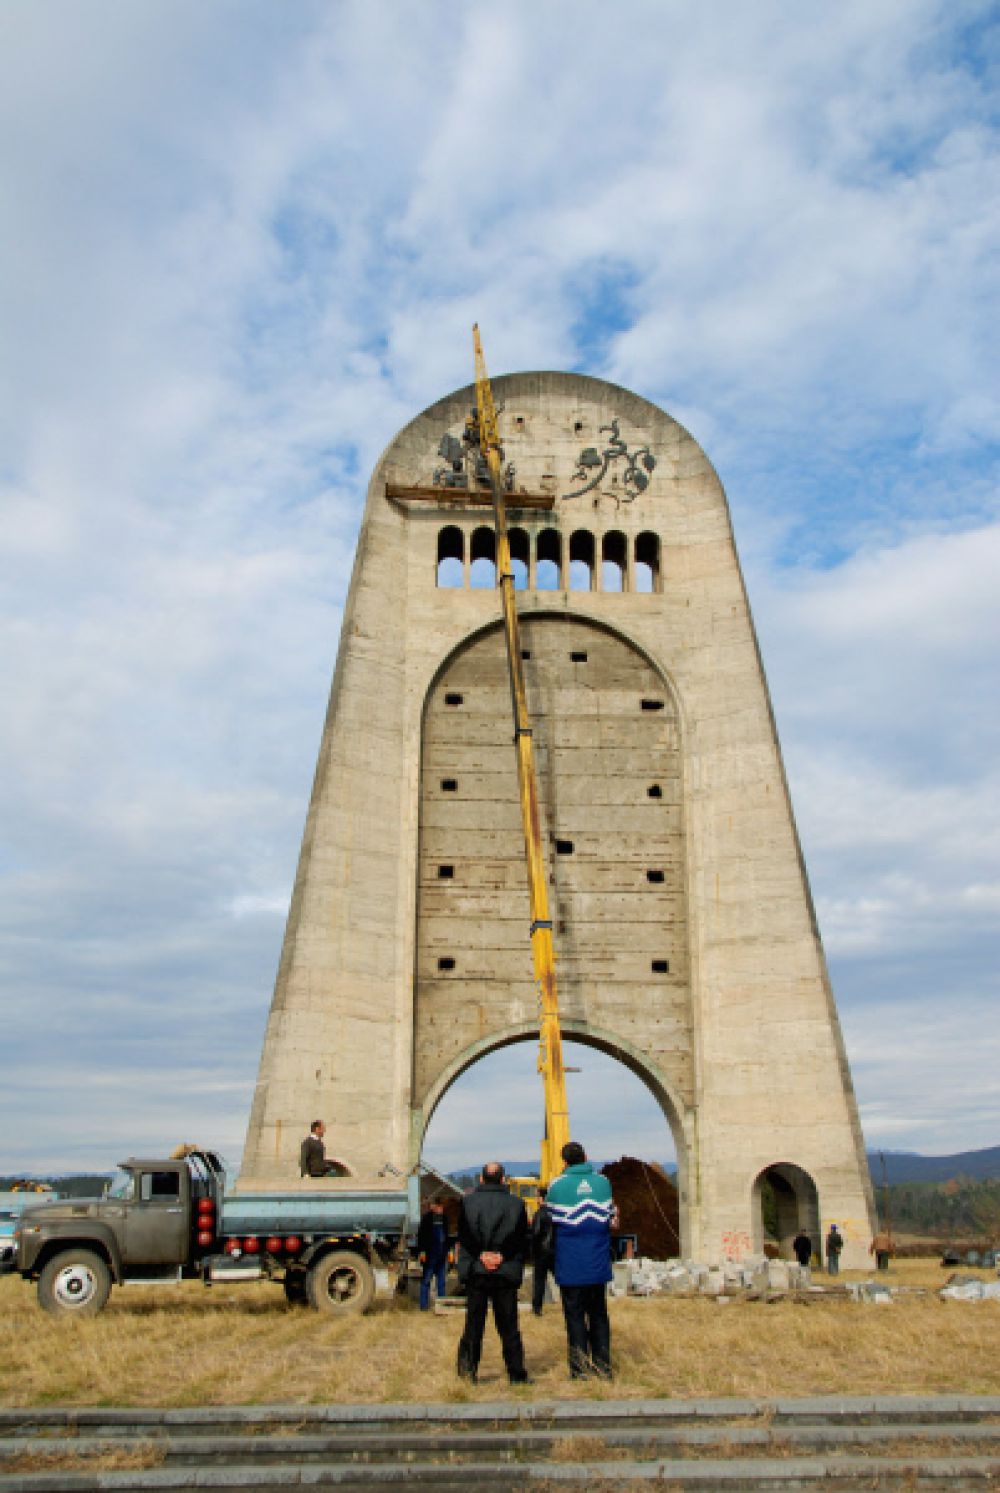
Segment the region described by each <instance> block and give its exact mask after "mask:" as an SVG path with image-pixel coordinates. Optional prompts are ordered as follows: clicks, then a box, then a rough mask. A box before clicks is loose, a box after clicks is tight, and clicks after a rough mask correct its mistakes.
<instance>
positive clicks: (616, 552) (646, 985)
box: [243, 373, 871, 1267]
mask: <svg viewBox="0 0 1000 1493" xmlns="http://www.w3.org/2000/svg"><path fill="white" fill-rule="evenodd" d="M495 392H496V396H497V400H498V404H500V405H502V409H503V412H502V415H501V427H502V433H503V437H504V441H505V447H506V457H507V459H508V460H509V461H512V462H513V463H514V465H515V468H516V478H515V485H516V486H517V487H520V488H522V489H523V490H526V491H528V492H539V491H541V492H553V493H555V494H556V495H557V498H556V503H555V507H554V509H553V510H552V511H551V512H539V511H528V510H523V511H522V512H520V513H518V512H517V511H516V510H515V511H513V512H512V514H511V519H510V522H511V525H512V527H513V528H515V529H519V530H521V531H522V533H523V534H524V535H525V536H526V538H525V539H524V540H523V541H520V540H519V541H518V542H519V543H522V544H523V546H524V549H525V550H526V551H527V552H528V554H529V557H530V558H529V566H530V571H529V576H528V580H529V585H528V588H527V589H526V590H522V591H521V592H520V595H519V602H520V607H521V612H522V616H523V619H524V647H525V650H526V651H527V652H529V653H530V655H531V656H530V658H528V659H526V660H525V670H526V674H527V682H528V689H529V694H530V703H531V708H532V711H533V714H534V719H535V723H536V730H537V738H536V740H537V744H538V748H539V751H538V756H539V776H540V789H541V797H542V806H543V814H544V829H545V832H546V835H547V842H546V843H547V850H548V851H549V852H551V853H550V856H549V864H550V869H551V872H552V876H553V904H554V908H553V915H554V917H555V919H556V920H557V929H556V946H557V952H558V955H559V964H558V975H559V986H560V1000H561V1005H562V1009H563V1011H564V1014H565V1026H566V1033H567V1035H568V1036H571V1037H577V1038H580V1039H581V1040H584V1041H588V1042H591V1043H593V1044H594V1045H597V1046H600V1047H602V1048H604V1049H605V1050H607V1051H609V1052H612V1053H613V1054H615V1055H616V1056H617V1057H619V1058H621V1059H622V1060H623V1061H625V1062H626V1063H628V1064H629V1065H630V1066H631V1067H632V1068H633V1069H634V1070H635V1071H636V1072H637V1073H639V1074H640V1076H641V1077H642V1078H643V1079H644V1080H645V1081H646V1082H647V1083H648V1084H649V1086H650V1088H651V1089H652V1091H653V1092H654V1094H655V1095H656V1096H657V1098H658V1099H659V1100H660V1102H661V1104H662V1105H663V1107H664V1112H665V1114H666V1116H667V1118H668V1121H669V1123H670V1125H671V1127H672V1130H673V1133H674V1136H675V1139H676V1143H677V1149H678V1162H679V1167H680V1179H679V1180H680V1187H681V1218H682V1236H683V1251H684V1253H685V1254H688V1255H693V1256H697V1257H698V1258H703V1259H722V1258H725V1257H730V1258H738V1257H740V1256H741V1255H742V1254H744V1253H749V1252H751V1251H752V1250H753V1249H754V1247H755V1245H759V1243H760V1224H759V1203H758V1202H756V1201H755V1198H756V1195H757V1194H756V1192H755V1188H754V1183H755V1180H756V1179H757V1178H758V1177H759V1176H760V1174H761V1172H762V1171H764V1170H765V1169H766V1168H769V1167H771V1166H774V1165H776V1164H785V1165H786V1166H787V1167H790V1168H792V1169H793V1170H792V1173H790V1174H791V1175H794V1176H796V1177H797V1176H798V1175H799V1173H798V1171H795V1170H794V1169H800V1170H801V1172H804V1173H806V1174H807V1177H808V1178H811V1179H812V1182H813V1183H815V1186H816V1189H817V1191H818V1217H817V1212H816V1210H815V1209H814V1211H813V1214H812V1216H811V1217H810V1219H809V1221H808V1222H809V1227H810V1228H813V1227H816V1226H818V1227H820V1228H822V1229H824V1230H825V1228H826V1226H827V1225H828V1224H829V1222H831V1221H836V1222H837V1224H838V1225H839V1226H840V1229H841V1231H842V1232H843V1233H844V1234H845V1237H846V1239H847V1246H846V1249H845V1252H844V1256H843V1264H844V1265H845V1266H847V1267H850V1266H862V1265H863V1264H865V1263H866V1262H867V1246H868V1241H869V1237H870V1227H871V1223H870V1218H871V1191H870V1183H869V1180H868V1176H867V1169H866V1164H865V1159H864V1152H863V1147H862V1144H861V1136H860V1129H859V1126H858V1119H857V1112H856V1106H855V1101H854V1096H853V1092H852V1089H851V1083H850V1076H849V1073H848V1069H847V1063H846V1058H845V1054H844V1048H843V1042H842V1039H841V1034H840V1029H839V1025H838V1021H837V1016H836V1011H835V1008H834V1003H833V998H832V994H831V990H830V985H829V980H828V976H827V972H826V966H825V962H824V958H823V953H822V948H821V944H820V940H819V933H818V930H817V927H816V921H815V916H814V912H813V907H812V902H811V898H810V894H809V888H808V884H807V880H806V874H805V868H804V866H803V863H802V858H801V854H800V850H799V845H798V840H797V837H796V832H795V826H794V822H793V818H792V812H791V806H790V803H789V798H788V792H787V785H786V782H785V777H784V772H783V768H782V763H781V757H780V751H779V747H778V742H777V736H776V732H775V727H774V721H773V718H772V714H771V707H770V701H769V698H768V692H767V686H766V682H765V678H764V674H763V669H762V666H761V661H760V657H759V653H758V649H757V643H756V638H755V635H754V630H753V625H752V621H751V617H750V611H749V606H748V603H747V598H746V594H745V590H744V586H743V580H742V576H741V573H740V569H739V564H738V561H737V556H736V551H735V546H734V543H733V536H732V531H731V526H730V520H729V513H728V508H727V504H726V499H725V495H724V493H723V491H722V487H721V484H720V483H719V480H718V478H717V476H716V474H715V472H714V470H713V469H712V467H711V465H710V463H709V461H708V459H707V458H706V456H705V455H704V453H703V452H702V451H701V449H700V448H699V446H698V445H697V444H696V443H695V441H694V440H693V439H692V438H691V437H690V436H689V435H688V434H687V432H686V431H684V430H683V429H682V428H681V427H680V426H679V425H678V424H677V423H676V422H675V421H674V420H672V419H671V418H670V417H669V416H668V415H666V414H664V413H663V412H662V411H661V410H658V409H656V408H655V407H654V406H653V405H650V404H648V403H647V402H646V401H644V400H641V399H639V398H637V397H636V396H635V395H633V394H630V393H628V392H627V391H625V390H623V389H619V388H616V387H615V386H613V385H610V384H605V383H602V382H599V381H597V380H594V379H588V378H583V377H580V376H577V375H569V374H557V373H544V374H515V375H511V376H510V377H507V378H500V379H497V380H496V381H495ZM472 402H473V401H472V394H471V391H470V390H468V389H466V390H461V391H459V392H458V393H456V394H454V395H451V396H449V398H447V399H445V400H442V401H441V402H440V403H439V404H437V405H435V406H433V407H432V408H431V409H429V410H427V411H425V413H424V414H422V415H420V416H419V417H418V418H417V419H416V420H414V421H413V422H412V423H411V424H410V425H408V426H407V427H406V428H405V429H404V430H403V431H402V432H401V433H400V435H399V436H398V437H397V438H396V440H395V441H394V442H393V443H392V445H391V446H390V447H389V449H388V451H387V452H386V453H385V455H384V456H383V458H382V460H381V461H380V463H379V465H378V467H377V469H376V471H375V474H374V476H373V478H372V482H371V486H370V489H369V494H368V502H367V507H366V511H365V517H364V522H363V526H362V531H361V536H360V541H359V545H358V553H357V558H356V562H355V568H354V575H353V579H352V583H351V589H350V594H349V597H348V601H347V606H346V609H345V614H344V623H343V631H342V636H341V642H340V652H339V656H338V660H337V668H336V673H335V676H334V683H333V691H332V695H331V700H330V709H329V714H328V717H327V723H326V728H325V731H324V736H323V743H322V747H321V751H320V759H319V765H318V769H317V774H316V782H315V786H314V791H313V797H312V802H311V805H310V809H309V816H308V820H307V824H306V830H305V836H304V840H303V847H302V855H301V860H300V864H299V870H298V875H297V878H296V884H295V890H294V895H293V900H292V907H291V911H290V914H289V919H288V926H287V931H286V936H285V943H284V949H283V953H282V958H281V965H280V969H279V973H278V979H277V985H276V989H275V995H274V1002H273V1005H272V1010H271V1016H270V1021H269V1024H268V1030H267V1036H266V1039H265V1046H264V1053H263V1057H262V1061H261V1069H260V1077H259V1082H258V1085H257V1090H256V1094H255V1098H254V1104H253V1110H252V1114H251V1118H250V1125H249V1130H248V1135H247V1146H246V1151H245V1155H244V1184H243V1185H245V1186H248V1187H250V1186H252V1187H259V1186H268V1185H271V1186H275V1185H282V1186H287V1185H288V1184H289V1182H290V1181H292V1180H293V1179H294V1178H295V1176H296V1171H297V1168H296V1159H297V1154H298V1144H299V1141H300V1139H301V1136H302V1135H303V1134H304V1133H305V1129H306V1126H307V1125H308V1122H309V1120H311V1119H312V1118H314V1117H315V1116H317V1115H322V1116H323V1117H324V1118H325V1119H326V1120H327V1123H328V1126H329V1139H330V1140H331V1141H332V1145H331V1149H332V1150H333V1151H334V1152H335V1153H336V1154H338V1155H343V1156H344V1157H345V1158H346V1159H347V1160H348V1162H349V1163H350V1164H351V1166H352V1167H353V1168H354V1170H355V1173H356V1176H357V1179H358V1182H360V1183H361V1184H362V1185H372V1184H373V1183H375V1182H376V1180H377V1173H378V1172H379V1170H380V1169H381V1168H382V1167H383V1165H384V1164H385V1163H386V1162H388V1163H390V1164H391V1165H393V1166H395V1167H398V1168H400V1169H404V1168H406V1167H407V1166H409V1165H411V1164H412V1163H413V1161H414V1160H415V1159H416V1157H417V1155H418V1154H419V1147H420V1143H421V1139H422V1135H423V1131H424V1129H425V1128H426V1124H427V1122H428V1120H429V1119H430V1116H431V1113H432V1112H433V1108H434V1106H435V1104H436V1103H437V1102H438V1100H439V1099H440V1098H441V1096H442V1094H443V1093H444V1092H445V1091H446V1089H447V1087H448V1085H449V1083H450V1082H452V1081H453V1080H454V1078H455V1077H456V1076H457V1075H458V1074H459V1073H460V1072H461V1071H462V1070H463V1068H464V1067H466V1066H467V1065H468V1064H469V1063H470V1062H472V1061H474V1060H475V1058H477V1057H478V1056H480V1055H482V1054H483V1053H484V1052H486V1051H489V1050H490V1049H492V1048H494V1047H496V1046H498V1045H500V1044H502V1043H505V1042H508V1041H511V1040H516V1039H519V1038H524V1037H528V1036H530V1035H531V1034H532V1033H533V1031H534V1028H535V1019H536V1018H535V1010H536V1007H535V996H534V992H533V987H532V982H531V970H530V952H529V948H528V938H527V921H528V913H527V896H526V893H525V891H524V873H523V867H522V861H521V856H522V843H521V838H520V826H519V819H518V813H517V807H516V806H517V787H516V774H515V766H514V754H513V750H512V748H511V745H510V713H509V712H510V705H509V695H508V691H507V685H506V679H505V669H504V657H503V642H502V635H501V633H500V630H499V625H498V617H499V603H498V598H497V594H496V591H495V590H494V589H491V588H487V589H474V588H473V587H471V586H470V585H469V579H470V574H469V572H470V555H472V554H474V553H476V552H478V549H479V548H481V547H482V546H483V545H484V543H485V542H486V537H485V536H483V535H479V537H478V538H476V537H475V534H476V531H478V530H481V529H483V528H484V527H486V528H488V510H486V511H485V512H484V510H482V509H480V510H468V509H464V510H463V509H461V508H443V507H442V508H438V507H436V506H429V505H427V504H419V505H418V504H413V505H409V506H408V505H405V504H400V503H396V502H393V501H391V500H389V499H387V497H386V491H385V489H386V483H387V481H388V482H391V483H399V484H403V485H413V486H417V485H427V484H429V483H430V482H431V481H432V475H433V473H434V470H435V469H436V468H439V467H440V466H441V465H442V461H441V458H440V456H439V455H438V446H439V443H440V441H441V438H442V436H444V435H445V434H449V433H450V434H452V435H453V436H456V437H460V436H461V433H462V429H463V426H464V422H465V419H466V416H467V414H468V411H469V408H470V406H471V404H472ZM613 420H617V422H618V426H617V432H614V431H612V430H610V429H609V427H611V424H612V421H613ZM585 448H592V449H593V451H594V452H595V454H596V465H595V464H594V462H593V461H592V462H591V464H590V465H587V464H586V463H585V464H584V465H583V466H582V467H580V466H579V465H578V463H579V461H580V457H581V453H582V452H583V451H584V450H585ZM644 448H646V449H648V452H649V453H650V455H651V457H652V459H653V461H654V463H655V465H654V466H653V469H652V471H651V472H650V471H649V469H648V465H641V464H640V465H633V468H632V470H633V472H635V471H639V472H640V473H641V474H644V475H648V479H649V481H648V487H647V488H646V489H645V490H644V491H640V492H636V486H637V484H636V483H635V482H634V480H630V479H629V478H628V476H627V472H628V467H629V462H630V459H631V458H633V457H635V456H636V455H637V454H639V453H641V452H642V451H643V449H644ZM604 453H608V455H607V458H605V457H604ZM639 459H640V463H641V455H640V458H639ZM602 465H603V466H604V467H605V468H606V470H605V471H604V474H603V477H602V478H601V480H600V481H599V482H598V483H597V485H596V486H595V487H594V488H593V489H592V490H591V491H588V492H587V493H585V494H583V495H582V496H579V497H572V498H564V497H562V496H561V495H563V494H567V493H572V492H576V491H578V490H579V489H580V487H581V486H584V485H586V483H587V482H588V481H589V480H590V479H591V478H592V477H593V476H594V475H599V473H600V469H601V467H602ZM580 471H582V473H583V475H582V477H580V476H575V473H577V472H580ZM515 502H516V499H512V500H511V503H512V506H513V505H514V503H515ZM446 527H448V528H454V529H457V530H458V531H459V532H460V535H461V539H460V543H461V545H462V548H463V550H464V556H465V559H464V567H465V582H466V583H465V585H464V586H461V587H459V588H457V589H455V588H450V587H445V586H440V585H438V584H437V580H438V574H437V558H438V554H439V535H440V534H441V532H442V530H444V529H445V528H446ZM573 535H577V536H578V537H577V538H576V539H572V538H571V536H573ZM588 535H591V536H593V542H594V547H595V551H596V556H597V564H596V566H595V567H594V570H595V576H594V579H595V589H593V590H590V591H582V590H576V589H568V587H569V581H570V565H569V559H570V555H571V554H572V555H574V556H575V555H577V554H580V553H582V552H583V551H584V550H585V548H586V546H587V543H588V540H587V538H586V536H588ZM579 536H583V537H579ZM619 536H621V537H619ZM640 536H656V540H655V543H656V544H657V545H658V548H659V564H658V573H657V574H656V575H655V576H653V577H652V578H651V577H650V575H649V574H648V573H645V574H643V573H642V572H640V571H639V569H638V568H637V566H636V565H635V558H636V554H637V553H638V555H639V558H646V559H648V558H649V557H650V555H651V550H650V545H651V544H652V543H653V542H654V541H652V540H651V539H650V538H649V537H646V538H640ZM449 545H450V546H451V547H454V535H452V536H451V538H450V540H449V539H446V540H445V542H444V551H445V552H446V553H447V552H448V549H449ZM602 545H606V546H607V549H608V551H609V553H610V554H611V556H612V557H614V556H622V555H624V556H626V557H627V560H626V566H625V582H624V589H623V590H620V591H617V590H616V591H610V590H605V589H601V588H600V586H601V574H600V571H601V566H600V556H601V553H602ZM637 545H638V551H637ZM553 546H557V547H558V546H561V550H562V574H561V577H560V578H559V579H558V581H557V584H558V586H559V589H555V590H545V589H539V582H540V581H541V582H542V583H543V584H544V583H545V581H546V580H547V579H551V578H550V577H546V574H545V567H541V568H539V566H538V564H537V563H536V561H537V556H538V554H539V550H540V551H541V553H542V555H545V554H546V553H547V552H548V551H549V550H550V549H551V548H552V547H553ZM516 552H517V551H516V550H515V553H516ZM477 568H478V567H477ZM640 575H642V579H643V580H644V581H645V582H646V583H647V584H648V583H649V582H650V580H651V579H652V584H653V588H654V589H653V590H652V591H651V592H641V591H639V590H637V589H636V581H637V579H639V577H640ZM574 655H575V657H574ZM581 655H582V656H581ZM449 698H451V700H452V701H453V702H454V703H449ZM644 702H645V706H644ZM451 784H454V785H455V786H454V787H452V786H451ZM650 789H655V790H657V791H656V792H655V794H653V795H651V794H650ZM556 841H559V842H561V844H562V846H563V851H562V853H556V852H557V847H556V843H555V842H556ZM567 843H568V844H570V845H571V846H572V850H571V851H566V850H565V845H566V844H567ZM442 868H445V869H442ZM447 868H450V874H449V870H448V869H447ZM648 873H653V875H652V877H650V876H649V875H648ZM449 961H451V962H449ZM654 961H655V964H654ZM583 1139H584V1140H585V1141H589V1143H590V1144H591V1145H592V1146H594V1147H595V1148H598V1149H599V1145H600V1140H599V1137H583ZM474 1159H475V1158H470V1160H474ZM755 1215H756V1216H755ZM803 1220H804V1215H803Z"/></svg>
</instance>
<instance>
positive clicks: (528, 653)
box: [521, 648, 531, 658]
mask: <svg viewBox="0 0 1000 1493" xmlns="http://www.w3.org/2000/svg"><path fill="white" fill-rule="evenodd" d="M521 657H522V658H530V657H531V649H530V648H522V649H521Z"/></svg>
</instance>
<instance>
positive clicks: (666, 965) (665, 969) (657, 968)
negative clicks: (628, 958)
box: [652, 959, 670, 975]
mask: <svg viewBox="0 0 1000 1493" xmlns="http://www.w3.org/2000/svg"><path fill="white" fill-rule="evenodd" d="M652 970H653V974H654V975H669V973H670V960H669V959H654V960H653V963H652Z"/></svg>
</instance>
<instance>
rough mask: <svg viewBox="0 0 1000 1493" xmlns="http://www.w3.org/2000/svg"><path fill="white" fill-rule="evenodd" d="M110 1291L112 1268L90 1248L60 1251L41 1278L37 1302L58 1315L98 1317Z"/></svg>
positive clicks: (44, 1267)
mask: <svg viewBox="0 0 1000 1493" xmlns="http://www.w3.org/2000/svg"><path fill="white" fill-rule="evenodd" d="M110 1294H111V1271H110V1270H109V1269H108V1267H107V1265H106V1264H105V1262H104V1260H102V1258H101V1256H100V1255H98V1254H94V1252H93V1251H92V1250H89V1249H64V1250H61V1251H60V1253H59V1254H57V1255H53V1256H52V1258H51V1259H50V1260H49V1261H48V1262H47V1264H46V1265H44V1266H43V1268H42V1273H41V1275H40V1276H39V1277H38V1304H39V1306H41V1307H43V1308H44V1309H45V1311H47V1312H51V1313H52V1314H53V1315H54V1316H57V1317H59V1316H69V1317H96V1315H97V1313H98V1312H99V1311H101V1310H102V1309H103V1307H104V1304H105V1302H106V1301H107V1299H108V1296H109V1295H110Z"/></svg>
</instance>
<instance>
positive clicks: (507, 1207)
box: [458, 1161, 529, 1384]
mask: <svg viewBox="0 0 1000 1493" xmlns="http://www.w3.org/2000/svg"><path fill="white" fill-rule="evenodd" d="M458 1243H459V1249H460V1254H459V1257H458V1278H459V1280H460V1281H461V1282H462V1283H463V1285H464V1286H465V1288H466V1303H465V1331H464V1332H463V1334H462V1339H461V1342H460V1343H459V1345H458V1372H459V1375H460V1376H461V1378H463V1379H471V1380H472V1382H473V1384H475V1382H476V1378H477V1376H478V1374H479V1357H480V1354H481V1352H482V1347H483V1331H484V1329H485V1327H486V1313H487V1310H488V1308H489V1306H490V1303H491V1302H492V1305H493V1320H494V1321H495V1322H496V1326H497V1332H498V1333H499V1334H500V1344H501V1347H502V1349H503V1361H504V1366H505V1367H506V1369H507V1377H508V1378H509V1379H510V1382H511V1384H527V1383H528V1382H529V1380H528V1373H527V1370H526V1369H525V1367H524V1344H523V1342H522V1341H521V1332H520V1328H519V1327H518V1325H517V1288H518V1286H519V1285H520V1284H521V1281H522V1279H523V1276H524V1257H525V1255H526V1254H527V1251H528V1215H527V1213H526V1212H525V1208H524V1204H523V1203H522V1202H521V1199H520V1198H516V1197H512V1196H511V1193H510V1191H509V1189H508V1188H507V1186H506V1185H505V1183H504V1170H503V1167H502V1166H501V1165H500V1162H499V1161H488V1162H487V1163H486V1165H485V1166H484V1167H483V1170H482V1175H481V1176H480V1179H479V1186H478V1187H476V1188H475V1189H474V1190H473V1191H472V1192H471V1193H469V1195H468V1196H467V1197H464V1198H463V1199H462V1206H461V1209H460V1211H459V1215H458Z"/></svg>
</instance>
